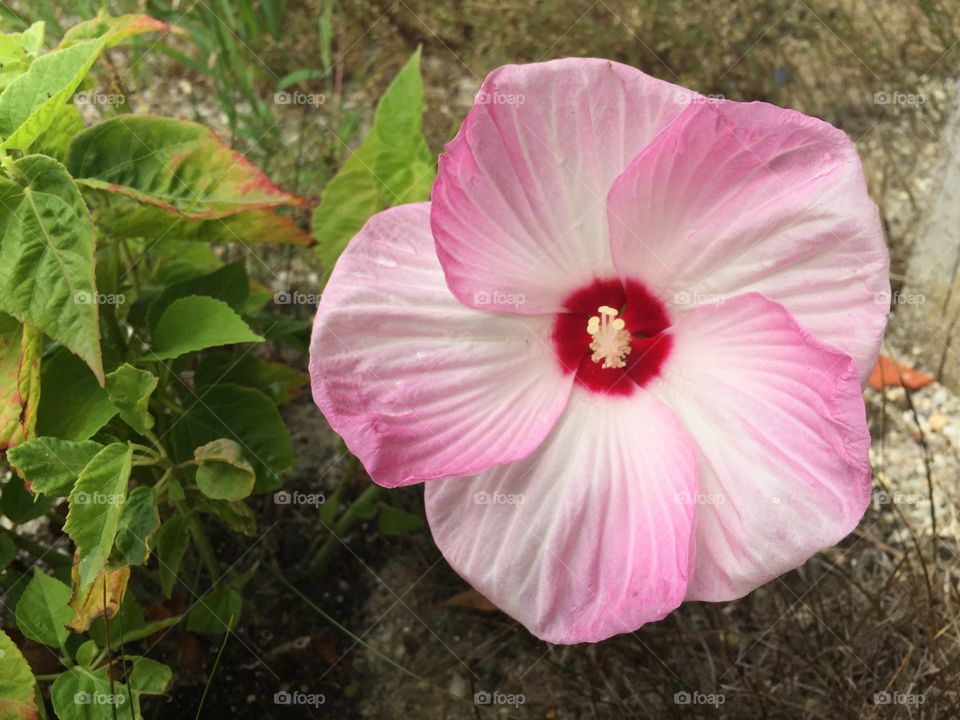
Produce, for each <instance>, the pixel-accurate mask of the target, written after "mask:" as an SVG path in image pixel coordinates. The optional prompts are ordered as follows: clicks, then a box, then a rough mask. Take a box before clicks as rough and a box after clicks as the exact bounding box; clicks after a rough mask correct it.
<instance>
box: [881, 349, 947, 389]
mask: <svg viewBox="0 0 960 720" xmlns="http://www.w3.org/2000/svg"><path fill="white" fill-rule="evenodd" d="M934 380H935V378H932V377H930V376H929V375H925V374H924V373H922V372H920V371H919V370H914V369H913V368H911V367H907V366H906V365H901V364H900V363H898V362H897V361H896V360H891V359H890V358H888V357H887V356H886V355H881V356H880V359H879V360H877V364H876V365H875V366H874V368H873V372H871V373H870V387H872V388H873V389H874V390H882V389H883V388H887V387H906V388H908V389H909V390H919V389H920V388H922V387H926V386H927V385H929V384H930V383H932V382H934Z"/></svg>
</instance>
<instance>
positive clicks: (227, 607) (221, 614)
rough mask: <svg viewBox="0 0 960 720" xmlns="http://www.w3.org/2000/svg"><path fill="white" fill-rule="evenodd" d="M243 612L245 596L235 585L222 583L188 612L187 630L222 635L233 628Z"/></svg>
mask: <svg viewBox="0 0 960 720" xmlns="http://www.w3.org/2000/svg"><path fill="white" fill-rule="evenodd" d="M242 612H243V596H241V595H240V591H239V590H237V588H235V587H234V586H233V585H221V586H219V587H217V588H216V589H214V590H213V591H212V592H210V593H208V594H207V595H205V596H204V597H202V598H200V599H199V600H197V602H196V603H195V604H194V605H193V607H191V608H190V612H189V613H187V630H189V631H190V632H195V633H203V634H208V635H222V634H223V633H225V632H226V631H227V630H233V629H234V628H235V627H236V626H237V623H238V622H239V620H240V614H241V613H242Z"/></svg>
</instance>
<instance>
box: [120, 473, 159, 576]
mask: <svg viewBox="0 0 960 720" xmlns="http://www.w3.org/2000/svg"><path fill="white" fill-rule="evenodd" d="M159 529H160V511H159V509H158V508H157V496H156V494H155V493H154V491H153V488H152V487H138V488H134V489H133V490H132V491H131V492H130V494H129V495H128V496H127V501H126V503H124V505H123V512H122V513H120V525H119V527H118V528H117V539H116V548H117V552H118V553H119V555H120V558H121V561H122V562H123V564H125V565H143V564H145V563H146V562H147V559H148V558H149V557H150V552H151V551H152V550H153V545H154V538H155V536H156V534H157V531H158V530H159Z"/></svg>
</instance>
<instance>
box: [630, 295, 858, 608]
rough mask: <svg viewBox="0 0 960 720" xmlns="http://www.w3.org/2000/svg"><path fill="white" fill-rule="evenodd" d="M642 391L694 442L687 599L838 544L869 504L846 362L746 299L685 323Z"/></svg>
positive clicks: (742, 583)
mask: <svg viewBox="0 0 960 720" xmlns="http://www.w3.org/2000/svg"><path fill="white" fill-rule="evenodd" d="M671 332H672V333H673V338H674V347H673V351H672V353H671V355H670V358H669V360H668V361H667V364H666V367H665V368H664V372H663V375H662V376H661V378H660V379H658V380H656V381H654V382H653V383H652V384H651V385H650V386H649V390H650V392H652V393H653V394H654V395H656V396H657V397H658V398H660V400H661V401H663V402H664V403H665V404H666V405H667V406H669V407H670V408H671V409H672V410H673V411H674V412H675V413H676V414H677V417H679V418H680V420H681V422H682V423H683V424H684V427H686V429H687V431H688V432H689V433H690V434H691V435H692V436H693V439H694V441H695V442H696V444H697V449H698V457H699V462H700V480H699V488H698V496H697V508H696V517H697V524H696V533H695V538H696V548H697V550H696V566H695V570H694V572H693V577H692V579H691V581H690V588H689V590H688V592H687V599H688V600H730V599H733V598H737V597H740V596H742V595H744V594H746V593H748V592H750V591H751V590H753V589H754V588H756V587H757V586H759V585H762V584H763V583H765V582H767V581H768V580H771V579H772V578H774V577H776V576H777V575H780V574H781V573H784V572H786V571H787V570H790V569H792V568H795V567H797V566H799V565H801V564H802V563H803V562H805V561H806V560H807V558H809V557H810V556H811V555H812V554H813V553H815V552H817V551H818V550H820V549H822V548H825V547H828V546H831V545H834V544H836V543H837V542H838V541H839V540H840V539H841V538H843V537H845V536H846V535H847V534H849V533H850V532H851V531H852V530H853V528H854V527H856V525H857V522H858V521H859V520H860V518H861V516H862V515H863V513H864V511H865V510H866V507H867V505H868V503H869V500H870V463H869V459H868V451H869V447H870V434H869V432H868V431H867V424H866V418H865V410H864V404H863V397H862V396H861V393H860V383H859V380H858V378H857V372H856V367H855V365H854V363H853V360H851V359H850V357H849V356H847V355H846V354H844V353H842V352H840V351H839V350H837V349H835V348H833V347H830V346H828V345H825V344H823V343H821V342H820V341H818V340H817V339H816V338H814V337H813V336H812V335H811V334H810V333H809V332H807V331H806V330H804V329H803V328H802V327H800V325H798V324H797V322H796V320H794V318H793V317H792V316H791V315H790V313H789V312H787V311H786V310H785V309H784V308H783V307H782V306H781V305H778V304H777V303H774V302H772V301H770V300H768V299H766V298H765V297H763V296H762V295H759V294H757V293H750V294H748V295H742V296H739V297H736V298H734V299H732V300H728V301H726V302H724V303H721V304H718V305H712V306H711V305H705V306H702V307H699V308H697V309H696V310H693V311H691V312H689V313H687V314H686V315H684V316H683V317H682V318H681V319H680V320H679V322H677V323H676V324H675V325H674V326H673V328H671Z"/></svg>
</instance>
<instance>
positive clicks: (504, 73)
mask: <svg viewBox="0 0 960 720" xmlns="http://www.w3.org/2000/svg"><path fill="white" fill-rule="evenodd" d="M678 93H686V94H685V95H683V96H682V100H683V102H678ZM689 95H690V93H688V92H687V91H684V90H683V89H682V88H678V87H677V86H675V85H671V84H670V83H666V82H663V81H661V80H657V79H655V78H652V77H649V76H648V75H644V74H643V73H642V72H640V71H639V70H636V69H634V68H631V67H628V66H626V65H621V64H619V63H614V62H610V61H609V60H598V59H593V58H587V59H584V58H567V59H564V60H554V61H551V62H545V63H535V64H530V65H522V66H520V65H507V66H505V67H501V68H498V69H496V70H494V71H493V72H492V73H490V75H488V76H487V78H486V80H484V82H483V86H482V87H481V89H480V93H479V94H478V96H477V102H476V104H475V105H474V106H473V109H472V110H471V111H470V113H469V114H468V115H467V118H466V120H465V121H464V123H463V126H462V127H461V128H460V132H459V133H458V134H457V136H456V137H455V138H454V139H453V141H451V142H450V143H449V144H448V145H447V147H446V149H445V150H444V153H443V154H442V155H441V157H440V166H439V170H438V174H437V181H436V183H435V184H434V186H433V194H432V200H433V213H432V218H431V221H432V225H433V232H434V235H435V236H436V239H437V250H438V254H439V256H440V261H441V263H442V265H443V268H444V272H445V273H446V276H447V282H448V284H449V285H450V289H451V290H452V292H453V294H454V295H456V296H457V297H458V298H460V300H461V302H463V303H465V304H467V305H470V306H472V307H478V308H481V309H487V310H495V311H505V312H520V313H527V314H538V313H547V312H559V311H560V310H561V308H562V305H563V300H564V299H565V297H566V296H567V295H568V294H569V293H570V291H571V290H573V289H575V288H577V287H581V286H584V285H586V284H588V283H589V282H590V281H592V280H593V279H594V278H595V277H608V276H611V275H613V274H615V273H614V268H613V264H612V262H611V259H610V247H609V236H608V232H607V221H606V211H605V205H606V196H607V192H608V190H609V189H610V185H611V184H612V183H613V181H614V179H616V177H617V176H618V175H619V174H620V173H621V172H623V170H624V168H626V166H627V164H628V163H629V162H630V160H631V159H632V158H633V157H634V156H635V155H636V154H637V152H639V151H640V149H641V148H643V147H644V146H645V145H646V144H647V143H648V142H650V140H651V139H652V138H653V137H654V136H655V135H656V134H657V133H658V132H659V131H660V130H661V129H662V128H663V127H664V126H666V125H667V124H668V123H669V122H670V121H671V120H673V118H675V117H676V116H677V115H678V114H679V113H680V112H681V111H682V110H683V107H684V104H683V103H684V102H686V101H687V99H688V96H689ZM518 299H520V302H517V300H518Z"/></svg>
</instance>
